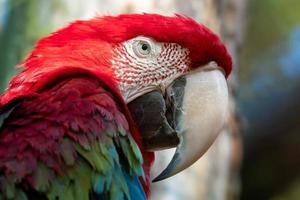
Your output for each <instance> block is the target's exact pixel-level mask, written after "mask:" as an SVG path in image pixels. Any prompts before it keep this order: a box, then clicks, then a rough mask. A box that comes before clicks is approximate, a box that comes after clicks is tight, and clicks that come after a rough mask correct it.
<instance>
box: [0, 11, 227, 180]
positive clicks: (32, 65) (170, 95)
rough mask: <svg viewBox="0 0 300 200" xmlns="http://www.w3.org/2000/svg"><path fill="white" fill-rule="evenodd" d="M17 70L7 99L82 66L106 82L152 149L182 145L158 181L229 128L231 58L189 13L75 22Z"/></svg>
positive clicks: (185, 164) (191, 159)
mask: <svg viewBox="0 0 300 200" xmlns="http://www.w3.org/2000/svg"><path fill="white" fill-rule="evenodd" d="M20 65H22V66H24V72H22V73H20V74H19V75H17V76H16V77H15V78H14V80H12V81H11V83H10V93H9V94H8V95H7V96H6V97H3V98H2V101H5V98H9V97H8V96H9V95H10V96H13V94H14V93H17V92H19V91H18V90H21V89H20V85H21V84H22V91H23V92H26V90H25V89H24V87H27V85H30V87H37V88H38V87H39V86H38V85H39V84H36V85H34V84H30V83H32V82H33V81H34V80H36V79H38V77H39V76H43V77H44V78H43V80H46V79H47V77H48V79H57V77H59V76H66V74H67V73H66V72H69V73H68V74H70V75H71V74H72V73H73V71H74V70H73V69H74V68H75V67H77V66H80V68H82V69H85V71H90V72H91V73H92V74H98V75H99V77H100V76H101V77H102V79H103V77H106V78H104V79H103V80H104V82H105V84H107V85H108V87H109V88H112V89H113V90H116V91H117V93H119V94H120V96H121V97H122V98H123V100H124V102H125V103H126V104H127V106H128V108H129V110H130V112H131V115H132V118H133V120H134V122H135V124H136V125H137V128H138V129H139V133H140V136H141V138H142V143H143V146H144V147H145V149H146V150H147V151H155V150H160V149H166V148H173V147H177V149H176V152H175V154H174V157H173V159H172V160H171V162H170V164H169V165H168V166H167V168H166V169H165V170H164V171H163V172H162V173H161V174H160V175H159V176H158V177H157V178H156V179H155V181H158V180H162V179H165V178H167V177H170V176H172V175H174V174H176V173H178V172H180V171H182V170H184V169H186V168H187V167H189V166H190V165H192V164H193V163H194V162H195V161H196V160H197V159H199V158H200V157H201V156H202V155H203V154H204V153H205V152H206V150H207V149H208V148H209V147H210V145H211V144H212V143H213V141H214V140H215V138H216V137H217V135H218V133H219V132H220V130H221V128H222V127H223V124H224V120H225V114H226V110H227V101H228V88H227V83H226V78H227V77H228V75H229V74H230V72H231V67H232V61H231V57H230V55H229V54H228V52H227V50H226V48H225V46H224V44H223V43H222V42H221V40H220V39H219V37H218V36H217V35H215V34H214V33H213V32H211V31H210V30H209V29H208V28H206V27H205V26H204V25H201V24H199V23H197V22H195V21H194V20H192V19H190V18H188V17H185V16H181V15H175V16H170V17H167V16H162V15H157V14H124V15H119V16H103V17H96V18H94V19H91V20H87V21H76V22H74V23H72V24H70V25H69V26H67V27H66V28H63V29H61V30H59V31H57V32H55V33H53V34H51V35H50V36H48V37H45V38H43V39H41V40H40V41H39V42H38V43H37V45H36V47H35V48H34V49H33V51H32V52H31V53H30V54H29V56H28V57H27V59H26V60H25V61H24V62H23V63H21V64H20ZM37 66H38V67H37ZM41 66H43V67H41ZM37 68H38V70H37ZM62 68H64V69H65V70H64V74H63V75H61V74H60V71H61V69H62ZM58 69H60V70H58ZM77 72H78V70H77ZM53 77H55V78H53ZM48 82H49V81H48ZM50 82H53V81H50ZM25 83H28V84H27V85H26V84H25ZM33 85H34V86H33ZM40 85H42V83H40ZM28 88H29V86H28ZM40 89H42V88H40ZM6 101H8V100H7V99H6Z"/></svg>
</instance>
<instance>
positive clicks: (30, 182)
mask: <svg viewBox="0 0 300 200" xmlns="http://www.w3.org/2000/svg"><path fill="white" fill-rule="evenodd" d="M143 176H144V170H143V157H142V154H141V151H140V149H139V146H138V145H137V143H136V142H135V139H134V138H133V137H132V135H131V134H130V128H129V125H128V121H127V119H126V117H125V114H124V113H123V112H122V109H121V108H120V106H119V104H118V100H117V99H116V97H115V96H114V95H112V93H111V92H110V91H109V88H107V87H105V86H104V85H103V84H102V83H101V81H99V80H98V79H97V78H92V77H88V76H81V77H80V76H78V77H70V78H67V79H65V80H62V81H60V82H59V83H58V84H55V85H53V86H51V87H49V88H47V89H45V90H43V91H40V92H38V93H34V94H33V95H31V96H25V97H20V98H17V99H15V100H12V101H10V102H8V103H6V104H4V105H2V106H1V108H0V185H1V186H0V191H1V192H0V199H3V198H4V199H43V198H47V199H70V200H72V199H82V200H88V199H128V200H129V199H134V196H138V195H139V196H140V197H142V198H144V199H146V197H145V193H144V192H143V189H142V185H141V183H140V180H141V178H140V177H143ZM42 197H43V198H42Z"/></svg>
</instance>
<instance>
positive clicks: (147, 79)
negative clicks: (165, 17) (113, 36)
mask: <svg viewBox="0 0 300 200" xmlns="http://www.w3.org/2000/svg"><path fill="white" fill-rule="evenodd" d="M114 54H115V57H113V59H112V60H113V61H112V67H113V69H114V72H115V76H116V78H117V81H118V83H119V85H121V86H124V87H125V86H126V87H134V86H136V85H139V86H143V85H144V86H146V85H149V84H153V85H159V84H160V83H162V82H163V81H165V79H166V78H167V77H172V75H176V74H182V73H184V72H186V71H187V70H188V67H189V63H190V60H189V52H188V50H187V49H185V48H183V47H181V46H180V45H178V44H174V43H163V44H162V50H161V52H160V54H159V55H158V56H157V57H156V58H155V59H154V60H151V61H147V60H142V59H138V58H136V57H133V56H132V55H130V53H129V52H128V50H127V49H126V48H125V47H124V45H122V44H121V45H118V46H116V47H115V48H114Z"/></svg>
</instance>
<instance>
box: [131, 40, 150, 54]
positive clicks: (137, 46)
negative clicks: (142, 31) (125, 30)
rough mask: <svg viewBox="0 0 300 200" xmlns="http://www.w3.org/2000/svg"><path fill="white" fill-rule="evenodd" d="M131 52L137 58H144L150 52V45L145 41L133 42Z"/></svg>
mask: <svg viewBox="0 0 300 200" xmlns="http://www.w3.org/2000/svg"><path fill="white" fill-rule="evenodd" d="M133 51H134V53H135V54H136V55H137V56H138V57H141V58H145V57H147V56H148V55H150V54H151V52H152V47H151V43H150V42H148V41H145V40H138V41H135V43H134V44H133Z"/></svg>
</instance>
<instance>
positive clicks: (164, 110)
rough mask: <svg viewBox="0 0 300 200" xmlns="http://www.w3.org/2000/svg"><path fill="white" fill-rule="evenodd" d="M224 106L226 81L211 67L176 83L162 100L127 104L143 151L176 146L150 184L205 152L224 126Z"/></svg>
mask: <svg viewBox="0 0 300 200" xmlns="http://www.w3.org/2000/svg"><path fill="white" fill-rule="evenodd" d="M227 104H228V88H227V83H226V79H225V77H224V74H223V72H222V70H221V69H220V68H219V67H218V66H216V65H215V64H213V63H210V64H208V65H206V66H203V67H199V68H198V70H195V71H193V72H190V73H188V74H186V75H184V76H182V77H180V78H178V79H176V80H175V81H174V82H173V83H172V84H171V85H170V86H169V87H168V88H167V89H166V94H165V96H163V95H162V93H161V92H160V91H153V92H150V93H148V94H146V95H143V96H141V97H139V98H137V99H136V100H134V101H132V102H130V103H129V104H128V106H129V109H130V111H131V113H132V115H133V118H134V120H135V121H136V123H137V126H138V128H139V130H140V132H141V134H142V138H143V142H144V144H145V147H146V148H147V150H149V151H150V150H151V151H153V150H159V149H165V148H171V147H175V146H177V149H176V151H175V154H174V156H173V158H172V160H171V162H170V163H169V165H168V166H167V167H166V169H165V170H163V172H162V173H161V174H160V175H158V176H157V177H156V178H155V179H154V180H153V182H156V181H160V180H163V179H166V178H168V177H171V176H173V175H175V174H177V173H179V172H180V171H182V170H184V169H186V168H187V167H189V166H191V165H192V164H193V163H194V162H196V161H197V160H198V159H199V158H200V157H201V156H202V155H203V154H204V153H205V152H206V151H207V149H208V148H209V147H210V146H211V144H212V143H213V141H214V140H215V139H216V137H217V135H218V133H219V132H220V131H221V129H222V127H223V125H224V121H225V115H226V111H227Z"/></svg>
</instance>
